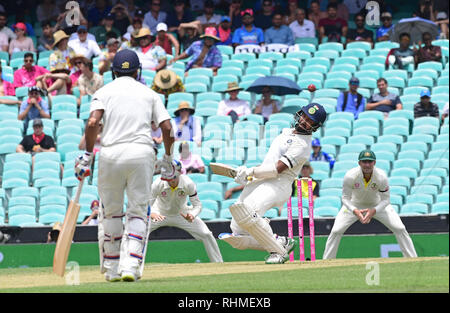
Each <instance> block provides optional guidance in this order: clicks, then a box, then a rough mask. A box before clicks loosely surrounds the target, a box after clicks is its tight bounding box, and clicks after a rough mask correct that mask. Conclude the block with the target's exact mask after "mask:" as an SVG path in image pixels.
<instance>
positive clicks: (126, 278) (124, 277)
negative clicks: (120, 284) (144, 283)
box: [121, 271, 138, 282]
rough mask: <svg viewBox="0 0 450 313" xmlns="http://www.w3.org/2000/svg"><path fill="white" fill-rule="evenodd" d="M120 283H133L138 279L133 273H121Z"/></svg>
mask: <svg viewBox="0 0 450 313" xmlns="http://www.w3.org/2000/svg"><path fill="white" fill-rule="evenodd" d="M121 278H122V281H127V282H134V281H137V280H138V278H137V276H136V274H135V273H132V272H127V271H123V272H122V277H121Z"/></svg>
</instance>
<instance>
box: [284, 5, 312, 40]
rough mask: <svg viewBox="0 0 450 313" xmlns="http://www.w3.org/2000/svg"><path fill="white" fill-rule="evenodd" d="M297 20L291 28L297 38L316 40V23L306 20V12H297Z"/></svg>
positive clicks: (299, 10) (300, 10) (301, 10)
mask: <svg viewBox="0 0 450 313" xmlns="http://www.w3.org/2000/svg"><path fill="white" fill-rule="evenodd" d="M296 16H297V19H296V20H295V21H293V22H292V23H291V24H290V25H289V28H290V29H291V31H292V34H293V35H294V39H296V38H314V37H316V29H315V26H314V23H313V22H311V21H309V20H306V19H305V10H303V9H298V10H297V15H296Z"/></svg>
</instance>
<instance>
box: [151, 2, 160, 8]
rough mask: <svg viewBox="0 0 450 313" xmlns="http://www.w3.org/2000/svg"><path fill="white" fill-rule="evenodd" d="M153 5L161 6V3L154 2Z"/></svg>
mask: <svg viewBox="0 0 450 313" xmlns="http://www.w3.org/2000/svg"><path fill="white" fill-rule="evenodd" d="M152 5H155V6H158V7H159V6H161V3H152Z"/></svg>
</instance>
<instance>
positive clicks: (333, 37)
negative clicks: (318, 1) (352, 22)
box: [319, 4, 348, 43]
mask: <svg viewBox="0 0 450 313" xmlns="http://www.w3.org/2000/svg"><path fill="white" fill-rule="evenodd" d="M347 31H348V24H347V21H346V20H343V19H341V18H338V16H337V7H336V5H335V4H328V6H327V17H326V18H324V19H321V20H320V21H319V41H320V42H321V43H322V42H323V41H324V39H325V38H327V39H328V42H341V39H342V37H346V36H347Z"/></svg>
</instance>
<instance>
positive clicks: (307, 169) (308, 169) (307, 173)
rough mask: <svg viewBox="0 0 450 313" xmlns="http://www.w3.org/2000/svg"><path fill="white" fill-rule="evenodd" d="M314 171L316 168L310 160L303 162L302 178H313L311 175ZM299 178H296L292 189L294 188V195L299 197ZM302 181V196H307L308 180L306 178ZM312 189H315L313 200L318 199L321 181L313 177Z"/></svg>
mask: <svg viewBox="0 0 450 313" xmlns="http://www.w3.org/2000/svg"><path fill="white" fill-rule="evenodd" d="M313 173H314V169H313V168H312V166H311V163H309V162H308V161H307V162H305V163H304V164H303V167H302V169H301V171H300V178H311V175H312V174H313ZM298 181H299V180H297V179H296V180H294V183H293V184H292V189H293V196H294V197H297V196H298V193H297V190H298V189H297V182H298ZM300 182H301V187H300V188H301V191H302V198H307V197H308V182H307V181H306V180H303V179H302V180H300ZM312 190H313V200H316V199H317V198H318V197H319V193H320V185H319V183H318V182H317V181H316V180H314V179H312Z"/></svg>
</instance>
